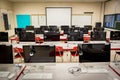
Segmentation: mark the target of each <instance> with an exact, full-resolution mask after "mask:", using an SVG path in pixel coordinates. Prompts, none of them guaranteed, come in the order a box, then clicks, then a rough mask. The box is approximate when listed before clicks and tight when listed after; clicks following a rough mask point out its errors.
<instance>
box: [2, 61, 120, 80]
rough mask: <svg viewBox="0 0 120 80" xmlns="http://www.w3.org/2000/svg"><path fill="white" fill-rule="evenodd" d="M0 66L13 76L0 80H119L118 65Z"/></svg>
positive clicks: (38, 64) (55, 64) (27, 64)
mask: <svg viewBox="0 0 120 80" xmlns="http://www.w3.org/2000/svg"><path fill="white" fill-rule="evenodd" d="M111 64H115V63H108V62H105V63H25V64H0V71H2V70H3V71H10V74H14V76H12V77H11V78H10V79H6V78H1V77H0V80H120V63H117V65H115V66H111Z"/></svg>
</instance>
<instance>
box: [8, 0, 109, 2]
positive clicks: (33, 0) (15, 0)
mask: <svg viewBox="0 0 120 80" xmlns="http://www.w3.org/2000/svg"><path fill="white" fill-rule="evenodd" d="M8 1H11V2H104V1H107V0H8Z"/></svg>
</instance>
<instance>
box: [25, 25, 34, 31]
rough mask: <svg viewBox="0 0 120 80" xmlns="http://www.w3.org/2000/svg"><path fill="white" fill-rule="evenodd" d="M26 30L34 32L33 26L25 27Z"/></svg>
mask: <svg viewBox="0 0 120 80" xmlns="http://www.w3.org/2000/svg"><path fill="white" fill-rule="evenodd" d="M26 30H34V26H26Z"/></svg>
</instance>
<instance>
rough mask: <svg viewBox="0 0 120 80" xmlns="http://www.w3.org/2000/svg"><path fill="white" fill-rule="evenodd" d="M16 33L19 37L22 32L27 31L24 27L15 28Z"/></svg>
mask: <svg viewBox="0 0 120 80" xmlns="http://www.w3.org/2000/svg"><path fill="white" fill-rule="evenodd" d="M14 30H15V34H16V35H17V36H18V37H19V36H21V33H22V32H24V31H25V29H24V28H14Z"/></svg>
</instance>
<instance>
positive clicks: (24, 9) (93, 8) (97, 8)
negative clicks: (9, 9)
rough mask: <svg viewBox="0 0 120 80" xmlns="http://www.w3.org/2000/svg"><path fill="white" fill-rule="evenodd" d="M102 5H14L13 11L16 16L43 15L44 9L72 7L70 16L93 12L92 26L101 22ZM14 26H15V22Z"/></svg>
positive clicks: (95, 3) (94, 3) (96, 3)
mask: <svg viewBox="0 0 120 80" xmlns="http://www.w3.org/2000/svg"><path fill="white" fill-rule="evenodd" d="M101 4H102V3H99V2H93V3H92V2H91V3H22V2H21V3H18V2H16V3H14V5H13V7H14V8H13V9H14V13H15V15H14V16H16V14H30V15H32V14H45V8H46V7H72V14H84V12H93V14H92V25H93V26H94V24H95V22H96V21H97V22H98V21H102V19H101V14H103V13H101V12H103V11H102V10H101V9H103V8H102V5H101ZM15 26H17V24H16V22H15Z"/></svg>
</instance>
